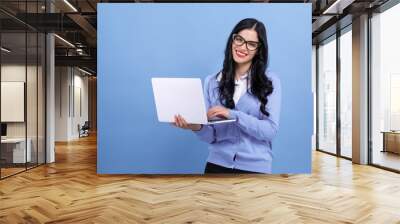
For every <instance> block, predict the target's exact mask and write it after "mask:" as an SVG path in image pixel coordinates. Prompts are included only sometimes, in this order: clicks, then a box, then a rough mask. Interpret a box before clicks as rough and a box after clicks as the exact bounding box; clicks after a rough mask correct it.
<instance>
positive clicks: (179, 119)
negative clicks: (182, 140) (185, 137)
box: [172, 115, 201, 131]
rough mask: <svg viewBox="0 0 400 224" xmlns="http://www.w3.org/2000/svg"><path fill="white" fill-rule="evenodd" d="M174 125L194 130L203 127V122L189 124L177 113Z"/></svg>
mask: <svg viewBox="0 0 400 224" xmlns="http://www.w3.org/2000/svg"><path fill="white" fill-rule="evenodd" d="M172 125H174V126H176V127H178V128H183V129H190V130H192V131H198V130H200V129H201V124H188V123H187V122H186V121H185V119H184V118H183V117H182V116H181V115H175V122H174V123H172Z"/></svg>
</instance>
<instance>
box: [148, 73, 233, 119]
mask: <svg viewBox="0 0 400 224" xmlns="http://www.w3.org/2000/svg"><path fill="white" fill-rule="evenodd" d="M151 84H152V86H153V94H154V100H155V104H156V109H157V116H158V121H160V122H169V123H172V122H174V121H175V120H174V116H175V115H177V114H180V115H181V116H182V117H183V118H184V119H185V120H186V122H187V123H189V124H221V123H229V122H234V121H236V120H235V119H221V118H217V117H216V118H215V119H214V118H213V119H212V120H208V119H207V111H206V105H205V102H204V94H203V87H202V84H201V79H200V78H152V79H151Z"/></svg>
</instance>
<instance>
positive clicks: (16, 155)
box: [1, 138, 32, 163]
mask: <svg viewBox="0 0 400 224" xmlns="http://www.w3.org/2000/svg"><path fill="white" fill-rule="evenodd" d="M27 142H28V144H27V146H28V147H26V154H25V138H6V139H1V144H2V145H3V144H4V145H14V148H13V160H12V161H13V163H25V158H27V161H26V162H31V159H32V154H31V145H32V140H31V139H30V138H27Z"/></svg>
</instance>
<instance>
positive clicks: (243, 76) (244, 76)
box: [217, 72, 249, 82]
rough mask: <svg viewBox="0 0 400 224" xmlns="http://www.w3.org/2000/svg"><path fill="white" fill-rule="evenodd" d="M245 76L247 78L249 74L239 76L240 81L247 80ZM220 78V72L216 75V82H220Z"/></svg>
mask: <svg viewBox="0 0 400 224" xmlns="http://www.w3.org/2000/svg"><path fill="white" fill-rule="evenodd" d="M247 76H249V72H246V73H245V74H244V75H242V76H240V80H242V81H243V80H245V79H246V78H247ZM221 78H222V72H220V73H218V75H217V81H218V82H219V81H221Z"/></svg>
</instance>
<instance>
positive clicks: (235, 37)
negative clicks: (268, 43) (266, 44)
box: [232, 33, 261, 51]
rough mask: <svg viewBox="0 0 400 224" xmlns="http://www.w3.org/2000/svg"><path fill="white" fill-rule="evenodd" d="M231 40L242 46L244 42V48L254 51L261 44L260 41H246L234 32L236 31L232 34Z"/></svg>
mask: <svg viewBox="0 0 400 224" xmlns="http://www.w3.org/2000/svg"><path fill="white" fill-rule="evenodd" d="M232 40H233V43H234V44H235V45H238V46H242V45H243V44H246V48H247V49H248V50H249V51H255V50H257V49H258V48H259V47H260V46H261V43H260V42H256V41H246V40H245V39H244V38H243V37H242V36H240V35H239V34H236V33H235V34H233V35H232Z"/></svg>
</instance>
